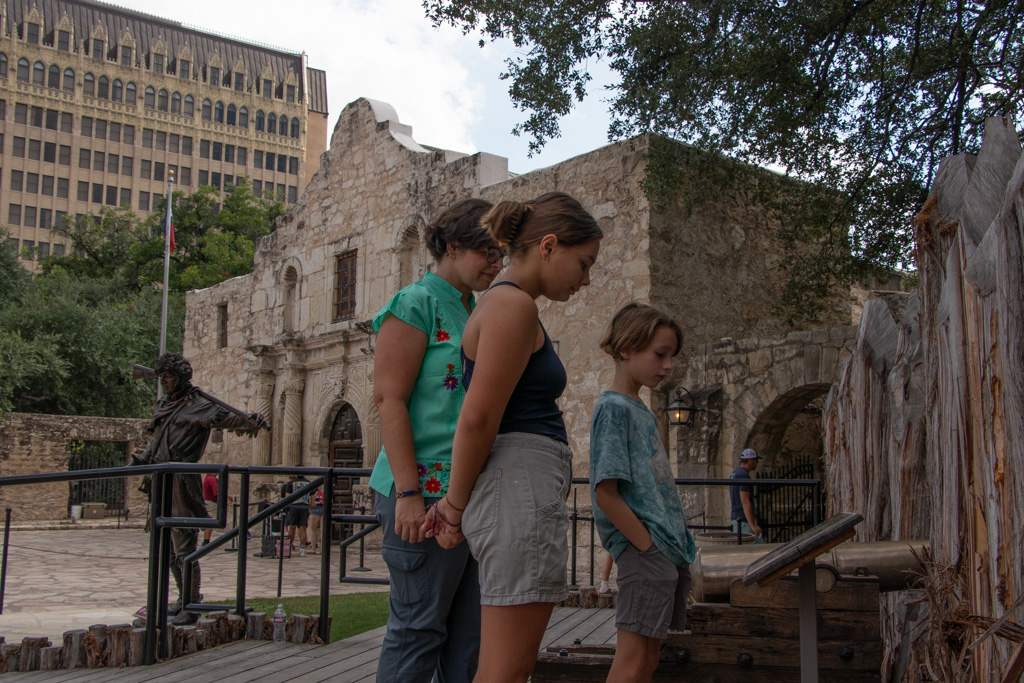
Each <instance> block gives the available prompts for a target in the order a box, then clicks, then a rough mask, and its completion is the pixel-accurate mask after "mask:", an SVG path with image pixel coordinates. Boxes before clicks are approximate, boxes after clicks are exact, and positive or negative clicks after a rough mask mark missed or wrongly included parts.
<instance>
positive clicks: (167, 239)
mask: <svg viewBox="0 0 1024 683" xmlns="http://www.w3.org/2000/svg"><path fill="white" fill-rule="evenodd" d="M165 204H166V207H165V209H166V210H165V211H164V290H163V300H162V301H161V303H160V356H162V355H164V353H166V352H167V289H168V283H169V281H170V277H171V230H173V229H174V228H173V225H174V223H173V220H174V210H173V208H172V207H173V204H174V171H168V172H167V201H166V202H165ZM158 357H159V356H158ZM161 394H162V392H161V391H160V382H157V383H156V398H157V400H158V401H159V400H160V396H161Z"/></svg>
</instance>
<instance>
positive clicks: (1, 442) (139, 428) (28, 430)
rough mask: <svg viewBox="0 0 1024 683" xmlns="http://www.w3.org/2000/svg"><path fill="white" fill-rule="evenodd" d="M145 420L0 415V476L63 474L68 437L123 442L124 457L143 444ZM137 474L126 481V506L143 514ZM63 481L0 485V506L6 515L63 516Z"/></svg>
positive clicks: (16, 517)
mask: <svg viewBox="0 0 1024 683" xmlns="http://www.w3.org/2000/svg"><path fill="white" fill-rule="evenodd" d="M148 424H149V421H148V420H136V419H119V418H108V417H78V416H65V415H36V414H30V413H7V414H5V415H3V416H0V476H4V477H7V476H13V475H25V474H44V473H49V472H66V471H67V468H68V458H69V457H70V452H69V449H68V446H69V443H70V442H71V441H78V440H81V441H123V442H126V449H125V453H126V459H125V463H124V464H126V465H127V464H128V462H129V461H130V457H129V456H130V454H132V453H134V452H136V451H137V450H139V449H141V448H142V447H144V446H145V445H146V443H147V442H148V441H149V435H148V433H147V432H146V426H147V425H148ZM140 481H141V477H129V478H128V479H127V480H126V483H125V486H126V487H127V494H128V497H127V501H126V506H127V508H128V509H129V510H130V511H132V512H133V513H135V512H137V513H138V514H139V515H141V516H142V518H143V519H144V518H145V514H146V513H145V509H146V499H145V497H144V496H143V495H142V494H141V493H139V492H138V490H137V489H138V487H139V482H140ZM68 492H69V489H68V483H67V482H59V483H53V484H25V485H19V486H3V487H0V507H9V508H11V509H12V510H13V513H12V519H13V520H15V521H23V520H60V519H67V518H68Z"/></svg>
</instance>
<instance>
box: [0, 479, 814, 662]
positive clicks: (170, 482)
mask: <svg viewBox="0 0 1024 683" xmlns="http://www.w3.org/2000/svg"><path fill="white" fill-rule="evenodd" d="M371 471H372V470H370V469H368V468H330V467H269V466H268V467H253V466H230V465H217V464H199V463H195V464H192V463H165V464H160V465H143V466H132V467H115V468H107V469H97V470H77V471H74V472H54V473H47V474H27V475H15V476H8V477H0V487H2V486H18V485H25V484H44V483H52V482H64V481H71V480H78V481H89V480H93V479H109V478H126V477H137V476H145V475H150V476H151V477H152V487H151V493H150V515H151V517H150V519H151V526H150V538H149V568H148V577H147V596H146V614H147V618H146V638H145V649H144V654H143V663H144V664H153V663H155V662H156V661H157V653H158V651H159V652H160V653H161V654H162V655H163V656H167V653H168V649H169V645H170V637H169V635H170V634H169V631H168V629H167V628H166V625H167V617H168V594H169V591H170V557H171V530H173V529H177V528H190V529H225V528H226V527H227V522H228V476H229V475H232V476H237V477H238V480H239V500H238V503H237V504H236V505H235V509H234V511H233V515H232V516H233V517H234V518H235V519H234V521H235V522H236V523H235V525H234V526H232V527H231V528H228V529H227V530H226V531H225V532H224V533H223V534H221V535H220V536H219V537H218V538H217V539H216V540H213V541H211V542H210V543H209V544H207V545H205V546H202V547H200V548H198V549H197V550H195V551H194V552H193V553H191V554H190V555H188V556H187V557H185V558H184V567H183V572H182V587H183V590H184V591H188V592H190V590H189V588H188V587H190V586H191V585H192V573H193V571H194V570H193V566H194V563H195V562H197V561H199V560H200V559H202V558H203V557H204V556H206V555H208V554H209V553H211V552H213V551H215V550H217V549H219V548H222V547H224V546H225V545H227V544H228V543H230V544H231V547H230V548H225V550H228V549H231V550H236V551H237V553H236V558H237V566H236V584H235V585H236V593H235V602H234V604H210V603H189V604H187V605H184V606H183V607H182V609H186V610H188V611H193V612H212V611H227V612H234V613H235V614H237V615H239V616H241V617H244V616H245V615H246V613H247V612H249V611H251V609H252V608H247V607H246V606H245V602H246V566H247V563H248V558H249V553H248V541H249V533H248V531H249V529H251V528H252V527H254V526H256V525H258V524H262V523H263V522H264V521H265V520H268V519H271V518H272V517H273V516H274V515H276V514H279V513H281V512H282V511H283V510H284V509H285V508H286V507H287V506H288V505H290V504H292V503H293V502H295V501H297V500H299V499H300V498H303V497H304V496H307V495H312V494H313V493H314V492H315V491H316V489H317V487H319V486H321V485H322V486H323V487H324V501H325V502H326V501H331V500H333V494H334V482H335V479H337V478H338V477H350V478H353V479H363V478H365V477H369V476H370V473H371ZM179 474H215V475H217V479H218V495H217V511H216V516H215V517H214V518H206V517H174V516H172V513H171V497H172V491H173V486H174V477H175V475H179ZM299 474H304V475H307V476H312V477H313V479H312V480H311V481H310V482H308V483H307V484H306V485H305V486H303V487H302V488H298V489H296V490H295V491H294V492H293V493H292V494H290V495H288V496H287V497H285V498H282V499H281V500H279V501H276V502H274V503H272V504H269V505H267V507H265V508H264V509H262V510H260V511H259V512H257V513H256V514H255V515H251V516H250V513H249V507H250V505H251V504H252V503H251V501H250V499H249V496H250V479H251V477H252V476H253V475H257V476H260V475H271V476H275V477H277V478H281V477H282V476H294V475H299ZM589 483H590V480H589V478H587V477H574V478H573V479H572V484H573V485H574V486H575V485H587V486H589ZM676 485H677V486H684V487H701V488H706V487H721V486H734V485H736V482H735V481H734V480H731V479H676ZM743 485H744V486H755V487H757V486H776V487H777V486H797V487H808V488H809V489H810V493H809V495H810V496H811V500H812V520H811V523H812V524H817V523H818V522H819V521H820V520H821V513H822V492H821V482H820V481H819V480H816V479H751V480H749V481H744V482H743ZM325 513H326V508H325ZM570 519H571V520H572V525H571V535H572V543H571V545H572V550H571V553H570V563H571V568H570V571H571V577H572V578H571V583H572V585H573V586H574V587H575V586H576V585H577V577H578V551H579V524H580V523H584V524H588V525H589V537H590V580H591V584H593V580H594V552H595V547H596V544H595V542H594V541H595V538H596V525H595V524H594V518H593V517H592V516H588V515H581V514H580V510H579V504H578V497H577V490H576V489H575V488H574V489H573V496H572V511H571V514H570ZM335 524H339V525H351V528H352V529H355V528H356V525H359V527H360V528H359V530H358V531H354V533H352V534H351V535H349V536H347V537H345V536H344V534H342V538H341V539H340V540H339V542H338V549H339V551H340V552H339V566H338V582H339V583H352V584H378V585H386V584H388V583H389V580H388V579H387V578H383V577H364V576H349V574H348V571H349V570H348V564H347V550H348V547H349V546H351V545H352V544H355V543H359V547H360V566H359V568H357V569H362V568H363V556H364V548H363V543H364V540H365V538H366V537H367V536H368V535H369V534H371V533H372V532H373V531H375V530H376V529H378V528H379V527H380V524H379V523H378V522H377V518H376V517H375V516H374V515H372V514H365V513H363V514H354V512H353V513H348V512H342V513H335V512H334V511H333V510H332V511H331V514H330V515H327V514H325V515H324V521H323V523H322V524H321V530H320V533H321V543H320V545H321V547H322V554H321V556H320V594H319V597H320V605H319V606H320V613H319V614H320V618H319V624H318V632H317V635H318V637H319V638H320V640H321V641H323V642H325V643H327V642H330V619H329V608H330V605H329V598H330V580H329V577H330V563H331V543H332V540H331V536H332V528H333V526H334V525H335ZM8 525H9V518H8ZM691 528H704V529H728V528H729V527H710V526H706V525H691ZM242 530H245V533H242ZM737 540H738V542H740V543H742V535H740V534H738V539H737ZM283 543H284V529H283V528H282V529H281V544H282V546H283ZM277 556H278V563H279V564H278V595H280V586H281V577H282V573H283V560H284V553H283V552H280V551H279V552H278V553H277ZM6 559H7V548H6V540H5V547H4V556H3V566H4V571H3V574H4V575H6ZM2 585H3V577H0V587H2ZM0 590H2V588H0ZM0 595H2V593H0ZM0 604H2V603H0ZM0 609H2V607H0ZM153 615H156V618H155V619H154V618H152V617H153ZM161 626H162V628H160V627H161Z"/></svg>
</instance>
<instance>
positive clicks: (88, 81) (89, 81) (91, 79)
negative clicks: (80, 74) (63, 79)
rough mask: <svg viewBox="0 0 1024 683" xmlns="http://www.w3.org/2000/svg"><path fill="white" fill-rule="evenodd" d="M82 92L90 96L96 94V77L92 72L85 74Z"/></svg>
mask: <svg viewBox="0 0 1024 683" xmlns="http://www.w3.org/2000/svg"><path fill="white" fill-rule="evenodd" d="M82 92H84V93H85V94H86V95H89V96H90V97H91V96H93V95H95V94H96V77H95V76H93V75H92V74H88V73H87V74H85V78H84V80H83V84H82Z"/></svg>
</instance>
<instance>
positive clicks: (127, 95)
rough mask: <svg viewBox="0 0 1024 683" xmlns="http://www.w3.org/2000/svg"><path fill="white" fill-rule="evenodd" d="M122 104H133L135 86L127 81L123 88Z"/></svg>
mask: <svg viewBox="0 0 1024 683" xmlns="http://www.w3.org/2000/svg"><path fill="white" fill-rule="evenodd" d="M124 103H125V104H135V84H134V83H132V82H131V81H128V85H126V86H124Z"/></svg>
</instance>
